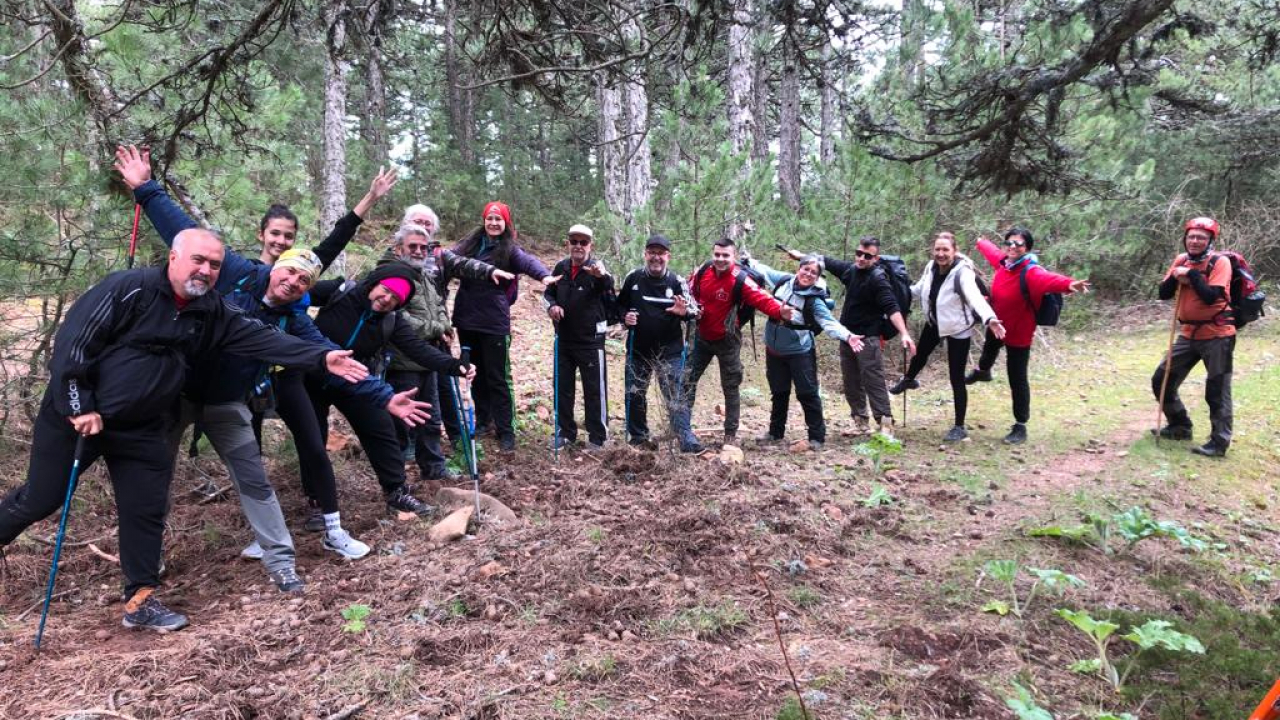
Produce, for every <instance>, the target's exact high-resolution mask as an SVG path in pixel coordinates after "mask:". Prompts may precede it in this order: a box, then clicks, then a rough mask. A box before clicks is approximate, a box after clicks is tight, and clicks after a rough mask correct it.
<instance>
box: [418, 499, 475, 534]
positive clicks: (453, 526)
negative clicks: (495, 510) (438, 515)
mask: <svg viewBox="0 0 1280 720" xmlns="http://www.w3.org/2000/svg"><path fill="white" fill-rule="evenodd" d="M474 512H475V508H473V507H471V506H470V505H467V506H465V507H461V508H458V509H457V510H454V511H453V512H451V513H449V515H448V516H447V517H445V519H443V520H441V521H440V522H438V523H436V524H435V525H433V526H431V529H430V530H429V531H427V539H428V540H430V541H431V542H437V543H443V542H450V541H453V540H457V539H459V538H461V537H462V536H463V535H466V534H467V524H468V523H470V522H471V515H472V514H473V513H474Z"/></svg>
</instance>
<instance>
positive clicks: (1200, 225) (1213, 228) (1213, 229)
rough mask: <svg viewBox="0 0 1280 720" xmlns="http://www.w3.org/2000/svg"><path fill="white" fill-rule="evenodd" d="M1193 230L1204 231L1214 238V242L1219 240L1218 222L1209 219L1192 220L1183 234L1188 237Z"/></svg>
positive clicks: (1198, 218)
mask: <svg viewBox="0 0 1280 720" xmlns="http://www.w3.org/2000/svg"><path fill="white" fill-rule="evenodd" d="M1192 230H1204V231H1205V232H1207V233H1209V234H1210V235H1212V236H1213V239H1214V240H1217V239H1218V221H1217V220H1214V219H1213V218H1209V217H1197V218H1191V219H1190V220H1188V221H1187V226H1186V227H1185V228H1183V230H1182V234H1183V235H1186V234H1187V233H1189V232H1191V231H1192Z"/></svg>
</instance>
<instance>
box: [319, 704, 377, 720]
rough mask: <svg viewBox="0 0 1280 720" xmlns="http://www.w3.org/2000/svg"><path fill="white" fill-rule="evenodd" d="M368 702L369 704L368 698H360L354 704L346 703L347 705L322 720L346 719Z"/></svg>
mask: <svg viewBox="0 0 1280 720" xmlns="http://www.w3.org/2000/svg"><path fill="white" fill-rule="evenodd" d="M368 704H369V701H368V700H361V701H360V702H358V703H356V704H355V705H348V706H347V707H345V708H343V709H341V710H339V711H338V712H336V713H334V714H332V715H329V716H327V717H325V719H324V720H347V719H348V718H350V717H352V716H354V715H355V714H356V713H358V712H360V711H361V710H363V709H364V706H365V705H368Z"/></svg>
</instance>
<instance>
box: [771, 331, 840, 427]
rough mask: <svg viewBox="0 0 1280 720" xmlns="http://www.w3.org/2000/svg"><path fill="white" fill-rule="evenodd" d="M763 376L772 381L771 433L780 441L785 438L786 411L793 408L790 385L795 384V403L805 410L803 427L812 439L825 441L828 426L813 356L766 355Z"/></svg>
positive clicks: (807, 354)
mask: <svg viewBox="0 0 1280 720" xmlns="http://www.w3.org/2000/svg"><path fill="white" fill-rule="evenodd" d="M764 373H765V377H766V378H767V379H768V380H769V395H770V397H771V399H772V401H773V403H772V406H771V407H770V410H769V434H770V435H772V436H773V437H775V438H778V439H781V438H783V437H785V436H786V432H787V409H788V406H790V405H791V386H792V385H793V384H794V385H795V388H796V400H798V401H800V407H801V408H802V409H803V410H804V424H805V425H807V426H808V428H809V440H811V441H813V442H826V439H827V424H826V422H825V421H824V420H823V419H822V398H821V397H820V396H819V395H818V366H817V364H816V363H815V362H814V361H813V353H801V354H799V355H775V354H774V353H772V352H767V353H765V358H764Z"/></svg>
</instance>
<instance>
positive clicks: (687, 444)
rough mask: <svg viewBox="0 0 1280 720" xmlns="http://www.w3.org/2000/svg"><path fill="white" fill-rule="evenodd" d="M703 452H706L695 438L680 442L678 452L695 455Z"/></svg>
mask: <svg viewBox="0 0 1280 720" xmlns="http://www.w3.org/2000/svg"><path fill="white" fill-rule="evenodd" d="M703 450H706V448H704V447H703V446H702V443H700V442H698V439H697V438H692V437H691V438H688V439H686V440H681V441H680V452H682V453H685V454H690V455H696V454H697V453H700V452H702V451H703Z"/></svg>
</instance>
